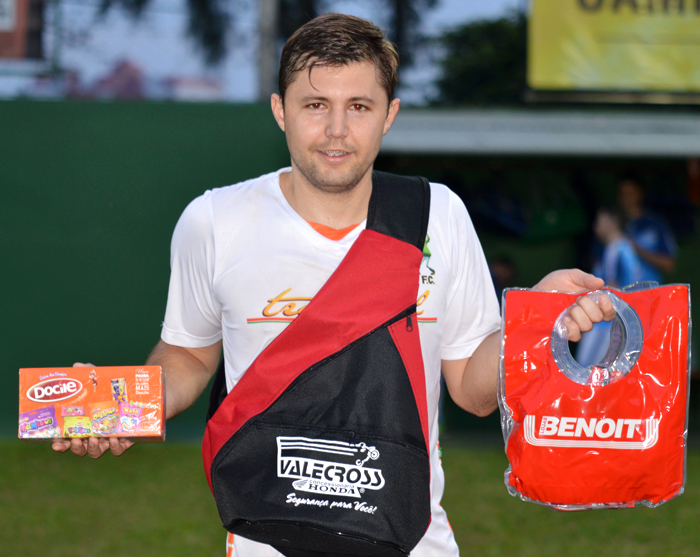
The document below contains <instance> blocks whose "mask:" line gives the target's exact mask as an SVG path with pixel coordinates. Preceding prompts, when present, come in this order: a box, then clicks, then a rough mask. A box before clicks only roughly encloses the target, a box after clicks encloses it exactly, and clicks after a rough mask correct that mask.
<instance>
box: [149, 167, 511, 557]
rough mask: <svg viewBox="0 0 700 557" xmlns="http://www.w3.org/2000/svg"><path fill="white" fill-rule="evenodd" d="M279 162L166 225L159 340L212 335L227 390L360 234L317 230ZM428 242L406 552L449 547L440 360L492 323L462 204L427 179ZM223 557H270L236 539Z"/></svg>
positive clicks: (417, 554) (477, 339)
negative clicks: (292, 196) (428, 505)
mask: <svg viewBox="0 0 700 557" xmlns="http://www.w3.org/2000/svg"><path fill="white" fill-rule="evenodd" d="M288 171H290V169H289V168H285V169H281V170H279V171H277V172H274V173H271V174H267V175H264V176H261V177H259V178H256V179H253V180H248V181H246V182H241V183H239V184H235V185H232V186H228V187H224V188H219V189H214V190H211V191H207V192H206V193H204V195H202V196H200V197H198V198H197V199H195V200H194V201H192V203H190V205H189V206H188V207H187V208H186V209H185V211H184V213H183V214H182V216H181V217H180V220H179V221H178V223H177V226H176V227H175V232H174V234H173V240H172V247H171V272H172V274H171V277H170V289H169V292H168V304H167V309H166V313H165V322H164V324H163V331H162V334H161V337H162V339H163V340H164V341H165V342H167V343H168V344H173V345H177V346H184V347H188V348H201V347H204V346H209V345H211V344H214V343H215V342H217V341H218V340H220V339H223V350H224V358H225V360H226V383H227V386H228V389H229V390H230V389H231V388H233V387H234V386H235V384H236V383H237V381H238V380H239V379H240V377H241V376H242V375H243V374H244V373H245V371H246V369H248V367H249V366H250V364H251V363H252V362H253V361H254V360H255V358H257V356H258V355H259V354H260V353H261V352H262V351H263V349H264V348H265V347H266V346H267V345H268V344H270V342H271V341H272V340H273V339H274V338H275V337H276V336H277V335H278V334H279V333H280V332H282V331H283V330H284V328H285V327H286V326H287V325H288V324H289V323H290V322H291V321H292V320H293V319H294V318H295V317H296V315H298V314H299V312H300V311H301V310H302V309H303V308H304V307H305V306H306V305H307V304H308V302H309V300H310V299H311V298H312V297H313V296H314V295H315V294H316V292H318V290H319V289H320V288H321V286H323V284H324V283H325V282H326V280H327V279H328V278H329V277H330V275H331V274H332V273H333V271H335V269H336V267H337V266H338V264H339V263H340V262H341V260H342V259H343V257H345V254H346V253H347V251H348V250H349V249H350V246H352V244H353V242H354V241H355V240H356V239H357V237H358V236H359V234H360V232H361V231H362V230H364V228H365V223H364V222H363V223H362V224H361V225H360V226H358V227H357V228H356V229H354V230H353V231H352V232H350V233H349V234H348V235H347V236H345V238H343V239H342V240H339V241H334V240H330V239H328V238H326V237H324V236H323V235H321V234H320V233H318V232H316V231H315V230H314V229H313V228H312V227H311V225H309V224H308V223H307V222H306V221H305V220H304V219H303V218H302V217H301V216H300V215H299V214H298V213H296V212H295V211H294V209H292V207H291V206H290V205H289V203H288V202H287V200H286V199H285V197H284V195H283V194H282V190H281V189H280V184H279V175H280V173H282V172H288ZM428 237H429V241H428V242H427V245H426V250H424V257H423V262H422V263H421V268H420V272H421V276H420V278H419V281H420V282H419V285H420V286H419V291H418V295H419V297H418V300H417V302H418V323H419V327H420V337H421V348H422V351H423V359H424V364H425V373H426V387H427V395H428V417H429V430H430V431H429V434H430V462H431V495H432V521H431V524H430V527H429V528H428V531H427V533H426V535H425V536H424V538H423V539H422V540H421V542H420V543H419V544H418V546H416V548H415V549H414V550H413V552H411V556H412V557H451V556H456V555H458V554H459V551H458V549H457V545H456V543H455V541H454V537H453V535H452V531H451V529H450V527H449V524H448V523H447V518H446V516H445V512H444V511H443V510H442V507H441V506H440V500H441V498H442V494H443V489H444V475H443V471H442V466H441V463H440V458H439V452H438V400H439V396H440V374H441V370H440V361H441V360H443V359H444V360H459V359H463V358H468V357H469V356H471V355H472V353H473V352H474V350H475V349H476V348H477V346H479V344H480V343H481V341H482V340H483V339H484V338H486V337H487V336H488V335H489V334H491V333H492V332H494V331H496V330H498V329H499V327H500V315H499V308H498V300H497V299H496V294H495V292H494V288H493V284H492V282H491V278H490V275H489V271H488V267H487V264H486V260H485V258H484V255H483V252H482V249H481V245H480V244H479V240H478V238H477V236H476V233H475V231H474V228H473V226H472V223H471V220H470V219H469V216H468V214H467V210H466V208H465V207H464V204H463V203H462V201H461V200H460V199H459V198H458V197H457V196H456V195H455V194H454V193H452V192H451V191H450V190H449V189H447V188H446V187H445V186H443V185H440V184H431V206H430V219H429V223H428ZM232 555H233V556H234V557H266V556H268V555H270V556H279V555H280V554H279V553H277V552H276V551H275V550H273V549H272V548H269V547H267V546H261V545H260V544H257V543H255V542H251V541H249V540H245V539H243V538H241V537H240V536H236V537H235V541H234V544H233V551H232Z"/></svg>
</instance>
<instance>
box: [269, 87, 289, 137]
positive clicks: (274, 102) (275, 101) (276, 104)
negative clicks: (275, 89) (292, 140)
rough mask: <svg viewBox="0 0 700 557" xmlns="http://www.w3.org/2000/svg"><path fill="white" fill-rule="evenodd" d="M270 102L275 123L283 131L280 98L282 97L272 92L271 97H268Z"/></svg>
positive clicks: (282, 106) (282, 108)
mask: <svg viewBox="0 0 700 557" xmlns="http://www.w3.org/2000/svg"><path fill="white" fill-rule="evenodd" d="M270 104H271V106H272V115H273V116H274V117H275V120H277V125H278V126H279V127H280V129H281V130H282V131H285V129H284V101H283V100H282V97H280V96H279V95H278V94H277V93H273V94H272V97H270Z"/></svg>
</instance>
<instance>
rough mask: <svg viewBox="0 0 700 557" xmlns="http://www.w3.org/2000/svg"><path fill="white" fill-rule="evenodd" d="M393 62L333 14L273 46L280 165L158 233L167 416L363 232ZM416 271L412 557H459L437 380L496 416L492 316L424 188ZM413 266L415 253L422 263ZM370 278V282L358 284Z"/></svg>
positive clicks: (486, 289) (572, 322)
mask: <svg viewBox="0 0 700 557" xmlns="http://www.w3.org/2000/svg"><path fill="white" fill-rule="evenodd" d="M397 66H398V55H397V53H396V51H395V49H394V47H393V45H391V43H389V42H388V41H387V40H386V39H385V37H384V36H383V34H382V33H381V30H380V29H378V28H377V27H376V26H374V25H373V24H371V23H370V22H368V21H364V20H361V19H358V18H355V17H350V16H344V15H339V14H328V15H326V16H322V17H319V18H317V19H315V20H313V21H311V22H310V23H308V24H306V25H304V26H303V27H302V28H301V29H299V30H298V31H297V32H296V33H295V34H294V35H293V36H292V37H291V38H290V39H289V41H288V42H287V45H286V46H285V48H284V51H283V53H282V59H281V64H280V93H279V95H273V96H272V99H271V104H272V112H273V115H274V118H275V120H276V121H277V123H278V125H279V126H280V128H281V129H282V131H283V132H284V133H285V135H286V138H287V144H288V147H289V152H290V155H291V168H285V169H281V170H279V171H277V172H274V173H272V174H268V175H265V176H261V177H259V178H256V179H253V180H249V181H247V182H243V183H240V184H236V185H233V186H229V187H227V188H221V189H217V190H212V191H209V192H206V193H205V194H204V195H203V196H201V197H199V198H197V199H196V200H194V201H193V202H192V203H191V204H190V205H189V207H188V208H187V209H186V210H185V212H184V213H183V215H182V217H181V218H180V221H179V222H178V225H177V227H176V229H175V232H174V235H173V245H172V257H171V267H172V276H171V281H170V290H169V295H168V305H167V309H166V316H165V321H164V325H163V333H162V340H161V341H160V342H159V343H158V345H157V346H156V347H155V349H154V350H153V352H152V354H151V355H150V357H149V359H148V363H149V364H157V365H161V366H162V367H163V369H164V370H165V372H166V374H167V393H166V397H167V409H168V417H172V416H174V415H176V414H178V413H180V412H182V411H183V410H185V409H186V408H187V407H189V406H190V405H191V404H192V403H193V402H194V401H195V400H196V399H197V397H199V395H200V394H201V393H202V391H203V390H204V388H205V387H206V385H207V383H208V381H209V379H210V378H211V376H212V375H213V374H214V372H215V370H216V367H217V364H218V361H219V358H220V355H221V352H222V349H223V352H224V358H225V361H226V382H227V386H228V388H229V390H230V389H232V388H233V387H235V385H236V383H237V382H238V380H239V379H240V378H241V377H242V375H243V374H244V373H245V371H246V369H247V368H248V367H249V366H250V364H251V363H252V362H253V360H255V358H256V357H257V356H258V355H259V354H260V352H262V350H263V349H264V348H265V347H266V346H267V345H268V344H269V343H270V342H271V341H272V340H273V339H274V338H275V337H276V336H277V335H278V334H279V333H280V332H281V331H283V330H284V328H285V327H286V326H287V324H288V323H289V322H290V321H291V320H293V319H295V317H296V316H297V315H298V314H299V313H300V312H301V311H302V310H303V308H304V306H305V304H306V303H308V301H309V300H310V299H311V298H313V296H314V295H315V294H316V292H317V291H318V290H319V289H320V288H321V286H322V285H323V284H324V283H325V281H326V280H327V279H328V277H329V276H330V275H331V274H332V273H333V271H334V270H335V269H336V267H337V266H338V264H339V263H340V261H341V260H342V259H343V257H344V256H345V254H346V253H347V251H348V250H349V248H350V246H351V245H352V244H353V242H354V241H355V239H356V238H357V237H358V235H359V234H360V232H361V230H362V229H363V228H364V226H365V220H366V217H367V209H368V203H369V199H370V195H371V193H372V179H371V174H372V169H373V164H374V160H375V158H376V156H377V153H378V152H379V147H380V145H381V140H382V137H383V135H384V134H386V133H387V132H388V131H389V129H390V128H391V125H392V123H393V122H394V119H395V118H396V115H397V112H398V110H399V103H400V101H399V99H396V98H394V88H395V86H396V69H397ZM428 237H429V238H430V239H429V244H430V245H429V253H430V263H429V265H430V266H429V267H427V266H425V265H422V266H421V268H422V269H423V268H425V269H429V271H428V272H427V273H426V274H425V278H424V277H421V279H420V284H421V288H420V290H419V294H420V296H419V299H418V303H419V304H420V305H419V310H420V312H421V315H420V316H419V317H420V319H419V324H418V326H419V328H420V337H421V348H422V353H423V359H424V365H425V371H426V384H427V385H426V386H427V398H428V414H429V416H428V419H429V438H430V439H429V443H430V447H429V451H430V461H431V482H432V485H431V496H432V497H431V500H432V504H431V511H432V520H431V523H430V527H429V528H428V531H427V533H426V534H425V536H424V537H423V539H422V540H421V541H420V542H419V543H418V545H417V547H416V548H415V549H414V550H413V552H412V553H411V555H413V556H414V557H421V556H422V557H427V556H431V557H438V556H439V557H449V556H454V555H457V554H458V549H457V546H456V543H455V541H454V536H453V535H452V532H451V530H450V527H449V524H448V523H447V518H446V516H445V513H444V511H443V510H442V508H441V507H440V505H439V503H440V499H441V496H442V492H443V483H444V476H443V473H442V468H441V465H440V459H439V456H438V448H437V447H438V443H437V441H438V439H437V432H438V427H437V418H438V416H437V405H438V397H439V383H440V370H441V369H442V373H443V374H444V376H445V379H446V382H447V386H448V389H449V391H450V394H451V396H452V398H453V399H454V400H455V402H456V403H457V404H459V405H460V406H461V407H463V408H464V409H466V410H467V411H469V412H472V413H474V414H476V415H479V416H485V415H487V414H490V413H491V412H493V411H494V410H495V409H496V407H497V398H496V384H497V370H498V355H499V329H500V317H499V309H498V302H497V300H496V297H495V294H494V291H493V286H492V283H491V279H490V277H489V271H488V266H487V265H486V262H485V260H484V256H483V253H482V251H481V247H480V245H479V242H478V239H477V238H476V234H475V232H474V229H473V227H472V225H471V222H470V220H469V217H468V215H467V212H466V209H465V207H464V205H463V204H462V203H461V201H460V200H459V198H458V197H457V196H456V195H454V194H453V193H452V192H450V191H449V190H448V189H447V188H445V187H444V186H441V185H439V184H432V185H431V208H430V216H429V225H428ZM424 253H425V251H424ZM368 280H372V277H368ZM602 284H603V283H602V281H600V280H599V279H596V278H595V277H593V276H592V275H588V274H585V273H582V272H581V271H577V270H571V271H557V272H555V273H552V274H550V275H548V276H547V277H545V278H544V279H543V280H542V281H541V282H540V283H539V285H538V287H539V288H543V289H547V290H566V291H580V290H585V289H593V288H599V287H601V286H602ZM613 313H614V312H613V309H612V305H611V304H610V303H609V300H607V299H605V300H603V302H602V303H601V305H600V307H598V306H597V305H596V304H595V303H594V302H593V301H592V300H591V299H589V298H585V297H584V298H582V299H581V300H580V301H579V303H578V305H576V306H575V307H574V308H573V309H572V311H571V318H570V319H569V321H568V323H569V326H570V331H571V337H572V338H573V339H574V340H576V339H577V338H579V337H580V330H585V329H587V328H590V327H591V322H592V321H599V320H601V319H602V318H607V319H610V318H612V315H613ZM129 446H131V443H130V442H129V441H126V440H119V441H117V440H113V439H111V440H109V441H107V440H105V439H94V438H93V439H89V440H72V441H70V442H69V441H67V440H66V441H60V442H57V443H55V444H54V448H55V449H56V450H60V451H65V450H68V449H70V450H72V451H73V452H74V453H75V454H77V455H80V456H82V455H84V454H88V455H90V456H91V457H94V458H97V457H99V456H101V454H103V453H104V452H105V451H106V450H107V449H111V451H112V452H113V453H114V454H115V455H118V454H121V453H122V452H123V451H124V450H126V449H127V448H128V447H129ZM232 538H233V537H232V536H229V552H230V553H229V554H230V555H233V556H237V557H245V556H249V557H265V556H278V555H279V554H278V553H277V552H276V551H275V550H273V549H272V548H271V547H268V546H264V545H261V544H258V543H255V542H252V541H250V540H247V539H245V538H242V537H240V536H236V537H235V538H233V539H232Z"/></svg>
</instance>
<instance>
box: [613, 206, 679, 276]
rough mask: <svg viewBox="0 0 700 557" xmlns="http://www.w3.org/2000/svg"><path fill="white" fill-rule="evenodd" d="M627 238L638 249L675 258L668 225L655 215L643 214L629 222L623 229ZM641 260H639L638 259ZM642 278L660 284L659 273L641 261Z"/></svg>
mask: <svg viewBox="0 0 700 557" xmlns="http://www.w3.org/2000/svg"><path fill="white" fill-rule="evenodd" d="M625 232H627V236H629V238H630V239H631V240H632V241H633V242H634V243H635V244H636V245H637V246H639V247H640V248H642V249H644V250H647V251H650V252H652V253H655V254H660V255H668V256H670V257H675V256H676V253H677V251H678V246H677V245H676V240H675V238H674V237H673V233H672V232H671V229H670V228H669V227H668V225H667V224H666V223H665V222H664V221H663V220H662V219H661V218H659V217H657V216H656V215H653V214H651V213H644V214H643V215H642V216H641V217H638V218H636V219H633V220H630V221H629V222H628V223H627V227H626V229H625ZM640 259H641V258H640ZM641 266H642V278H641V279H640V280H653V281H656V282H658V283H661V282H662V277H661V272H660V271H659V270H658V269H657V268H656V267H654V266H652V265H651V264H650V263H648V262H646V261H644V260H643V259H641Z"/></svg>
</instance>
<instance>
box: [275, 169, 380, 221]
mask: <svg viewBox="0 0 700 557" xmlns="http://www.w3.org/2000/svg"><path fill="white" fill-rule="evenodd" d="M280 188H281V189H282V194H283V195H284V197H285V199H286V200H287V202H288V203H289V205H291V207H292V209H294V210H295V211H296V212H297V213H298V214H299V215H300V216H301V217H302V218H303V219H304V220H307V221H311V222H315V223H319V224H324V225H326V226H329V227H331V228H336V229H340V228H345V227H347V226H351V225H353V224H358V223H361V222H362V221H363V220H365V219H366V218H367V210H368V208H369V198H370V196H371V195H372V172H371V169H370V170H369V171H368V172H367V174H366V175H365V176H364V177H363V178H362V180H361V181H360V183H359V184H357V186H355V187H354V188H353V189H352V190H350V191H348V192H344V193H329V192H324V191H322V190H319V189H318V188H315V187H314V186H312V185H311V184H309V183H308V182H307V181H306V180H305V179H304V178H303V176H301V174H300V173H299V171H298V170H295V169H292V171H291V172H283V173H281V174H280Z"/></svg>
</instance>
